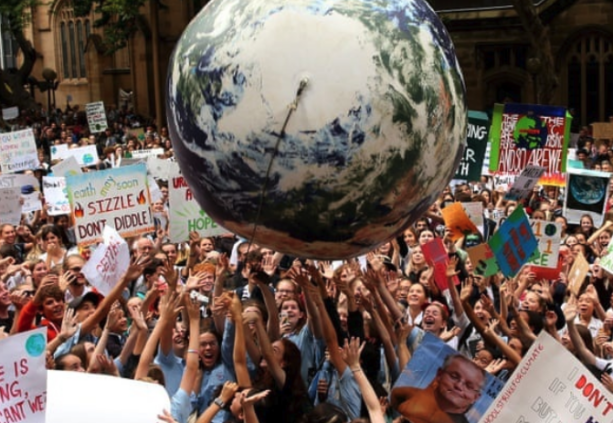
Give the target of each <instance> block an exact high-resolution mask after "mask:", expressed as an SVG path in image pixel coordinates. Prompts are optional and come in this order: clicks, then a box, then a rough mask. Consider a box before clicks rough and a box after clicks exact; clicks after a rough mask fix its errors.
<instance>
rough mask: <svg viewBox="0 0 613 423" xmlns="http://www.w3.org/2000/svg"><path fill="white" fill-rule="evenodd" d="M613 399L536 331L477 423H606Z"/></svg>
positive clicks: (561, 349) (579, 365)
mask: <svg viewBox="0 0 613 423" xmlns="http://www.w3.org/2000/svg"><path fill="white" fill-rule="evenodd" d="M612 417H613V394H611V393H610V392H609V391H608V390H607V388H605V387H604V386H603V385H602V384H601V383H600V381H598V379H596V378H595V377H594V376H593V375H592V374H591V373H590V371H589V370H588V369H587V368H586V367H585V366H584V365H583V364H582V363H581V362H580V361H579V360H578V359H577V358H576V357H575V356H574V355H573V354H571V353H570V352H569V351H568V350H567V349H566V348H564V346H562V344H560V343H559V342H557V341H556V340H555V339H553V338H552V337H551V335H549V334H548V333H547V331H541V334H540V335H539V337H538V338H537V339H536V341H534V343H533V344H532V346H531V347H530V350H528V352H527V353H526V355H524V357H523V359H522V361H521V363H519V366H517V368H516V369H515V372H514V373H513V375H512V376H511V377H510V378H509V380H508V381H507V383H506V385H505V386H504V388H503V389H502V391H501V392H500V394H499V395H498V397H497V398H496V399H495V400H494V401H493V402H492V404H491V405H490V407H489V408H488V410H487V412H486V413H485V414H484V415H483V417H482V418H481V420H479V423H508V422H514V423H515V422H517V423H521V422H564V423H597V422H610V421H611V418H612Z"/></svg>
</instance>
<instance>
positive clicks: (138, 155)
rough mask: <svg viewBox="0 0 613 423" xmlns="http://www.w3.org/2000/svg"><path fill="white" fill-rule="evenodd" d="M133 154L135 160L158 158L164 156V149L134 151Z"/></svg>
mask: <svg viewBox="0 0 613 423" xmlns="http://www.w3.org/2000/svg"><path fill="white" fill-rule="evenodd" d="M130 154H132V158H133V159H146V158H148V157H157V156H161V155H162V154H164V149H163V148H150V149H148V150H134V151H132V152H131V153H130Z"/></svg>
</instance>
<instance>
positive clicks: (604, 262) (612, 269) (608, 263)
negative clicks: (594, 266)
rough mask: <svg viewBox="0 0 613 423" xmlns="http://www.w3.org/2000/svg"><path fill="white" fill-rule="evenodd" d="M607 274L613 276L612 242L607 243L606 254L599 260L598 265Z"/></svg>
mask: <svg viewBox="0 0 613 423" xmlns="http://www.w3.org/2000/svg"><path fill="white" fill-rule="evenodd" d="M598 264H599V265H600V267H602V268H603V269H604V270H606V271H607V272H609V273H611V274H613V242H610V243H609V246H608V247H607V251H606V254H605V255H604V256H602V257H601V258H600V262H599V263H598Z"/></svg>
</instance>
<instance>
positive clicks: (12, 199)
mask: <svg viewBox="0 0 613 423" xmlns="http://www.w3.org/2000/svg"><path fill="white" fill-rule="evenodd" d="M0 222H2V223H10V224H11V225H15V226H16V225H20V224H21V188H19V187H11V188H0Z"/></svg>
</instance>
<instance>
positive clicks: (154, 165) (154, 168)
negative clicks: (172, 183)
mask: <svg viewBox="0 0 613 423" xmlns="http://www.w3.org/2000/svg"><path fill="white" fill-rule="evenodd" d="M173 165H175V166H173ZM175 167H178V166H177V165H176V163H174V162H171V161H170V160H167V159H160V158H158V157H155V156H153V157H147V169H148V170H149V173H150V174H151V175H153V177H154V178H156V179H163V180H165V181H167V180H168V175H170V174H171V172H172V173H176V172H174V168H175Z"/></svg>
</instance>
